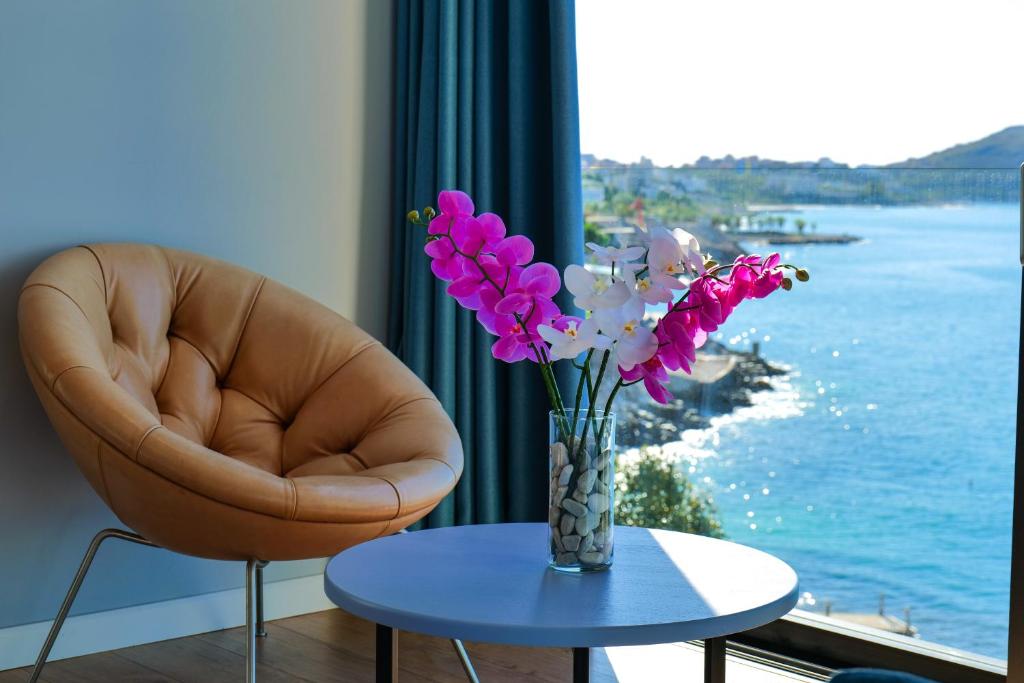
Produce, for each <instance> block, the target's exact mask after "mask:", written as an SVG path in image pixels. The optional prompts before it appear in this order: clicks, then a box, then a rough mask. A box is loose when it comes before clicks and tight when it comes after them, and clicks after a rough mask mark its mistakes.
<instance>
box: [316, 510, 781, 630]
mask: <svg viewBox="0 0 1024 683" xmlns="http://www.w3.org/2000/svg"><path fill="white" fill-rule="evenodd" d="M547 533H548V527H547V525H546V524H486V525H476V526H463V527H450V528H444V529H429V530H426V531H416V532H412V533H409V534H399V535H395V536H387V537H385V538H379V539H376V540H374V541H370V542H368V543H364V544H362V545H358V546H355V547H353V548H350V549H348V550H345V551H343V552H342V553H340V554H338V555H337V556H335V557H334V558H333V559H332V560H331V561H330V562H329V563H328V564H327V570H326V572H325V573H324V588H325V590H326V592H327V596H328V597H329V598H330V599H331V600H332V601H333V602H334V603H335V604H337V605H338V606H339V607H341V608H343V609H345V610H346V611H348V612H351V613H352V614H355V615H356V616H360V617H363V618H365V619H369V620H371V621H375V622H377V623H380V624H384V625H386V626H391V627H394V628H398V629H402V630H406V631H413V632H417V633H426V634H430V635H435V636H441V637H444V638H461V639H463V640H475V641H484V642H492V643H506V644H512V645H534V646H542V647H600V646H615V645H643V644H653V643H667V642H677V641H683V640H698V639H703V638H713V637H717V636H724V635H729V634H733V633H739V632H741V631H746V630H748V629H751V628H754V627H757V626H760V625H762V624H766V623H768V622H770V621H774V620H775V619H777V618H779V617H781V616H782V615H784V614H786V613H787V612H789V611H790V610H791V609H792V608H793V607H794V606H795V605H796V601H797V595H798V585H797V576H796V573H795V572H794V571H793V570H792V569H791V568H790V567H789V565H787V564H786V563H784V562H782V561H781V560H779V559H777V558H775V557H773V556H771V555H768V554H767V553H764V552H761V551H759V550H754V549H753V548H748V547H746V546H742V545H739V544H736V543H730V542H728V541H721V540H717V539H713V538H705V537H703V536H694V535H692V534H682V533H678V532H674V531H660V530H652V529H639V528H633V527H616V528H615V561H614V564H613V566H612V567H611V569H609V570H607V571H603V572H595V573H592V574H584V575H570V574H561V573H558V572H554V571H552V570H550V569H549V568H548V566H547V555H546V550H547V547H548V542H547Z"/></svg>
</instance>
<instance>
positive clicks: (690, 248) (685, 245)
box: [672, 228, 704, 275]
mask: <svg viewBox="0 0 1024 683" xmlns="http://www.w3.org/2000/svg"><path fill="white" fill-rule="evenodd" d="M672 237H674V238H675V240H676V242H678V243H679V246H680V247H681V248H682V250H683V265H684V266H685V267H686V268H687V269H688V270H689V271H690V272H692V273H695V274H697V275H703V274H704V256H703V255H702V254H701V253H700V243H699V242H698V241H697V238H696V237H694V236H693V235H691V234H690V233H688V232H686V231H685V230H683V229H682V228H676V229H675V230H673V231H672Z"/></svg>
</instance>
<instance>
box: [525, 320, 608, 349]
mask: <svg viewBox="0 0 1024 683" xmlns="http://www.w3.org/2000/svg"><path fill="white" fill-rule="evenodd" d="M555 325H557V326H558V327H554V326H551V325H538V326H537V333H538V334H540V336H541V339H543V340H544V341H546V342H547V343H548V344H550V345H551V349H550V350H549V351H548V353H549V354H550V355H551V360H560V359H562V358H576V357H577V356H579V355H580V354H581V353H583V352H584V351H589V350H590V349H607V348H609V347H611V345H612V340H611V339H609V338H608V337H606V336H604V335H603V334H599V333H598V331H597V321H596V320H594V319H593V318H588V319H586V320H582V321H581V320H580V319H579V318H576V317H573V316H564V317H562V318H560V319H559V320H557V321H555Z"/></svg>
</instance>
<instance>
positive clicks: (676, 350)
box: [655, 310, 708, 373]
mask: <svg viewBox="0 0 1024 683" xmlns="http://www.w3.org/2000/svg"><path fill="white" fill-rule="evenodd" d="M655 334H656V335H657V337H658V358H660V359H661V362H662V364H663V365H664V366H665V367H666V368H668V369H669V370H682V371H683V372H686V373H689V372H690V368H691V367H692V364H693V362H694V361H696V360H697V349H699V348H700V347H701V346H703V345H704V342H706V341H707V338H708V333H707V332H705V331H704V330H703V329H701V327H700V322H699V318H698V316H697V315H695V314H694V311H683V310H676V311H671V312H669V314H668V315H666V316H665V317H664V318H662V319H661V322H660V323H659V324H658V328H657V330H655Z"/></svg>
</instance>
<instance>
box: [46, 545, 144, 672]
mask: <svg viewBox="0 0 1024 683" xmlns="http://www.w3.org/2000/svg"><path fill="white" fill-rule="evenodd" d="M108 538H119V539H121V540H122V541H129V542H131V543H138V544H140V545H148V546H151V547H153V548H157V547H159V546H157V545H156V544H155V543H152V542H150V541H147V540H146V539H145V538H143V537H142V536H139V535H138V534H134V533H132V532H130V531H123V530H121V529H104V530H103V531H101V532H99V533H98V534H96V535H95V536H93V538H92V542H91V543H89V548H88V550H86V551H85V557H83V558H82V564H80V565H79V566H78V571H77V572H76V573H75V578H74V579H73V580H72V581H71V587H70V588H68V592H67V595H65V596H64V602H63V603H62V604H61V606H60V610H59V611H58V612H57V618H56V619H54V620H53V625H51V626H50V632H49V633H48V634H47V636H46V641H45V642H44V643H43V648H42V649H41V650H40V651H39V657H37V658H36V665H35V666H34V667H33V668H32V675H31V676H29V679H28V680H29V683H36V681H38V680H39V674H41V673H42V672H43V666H45V665H46V658H47V657H49V656H50V650H51V649H53V644H54V643H55V642H56V641H57V635H58V634H59V633H60V629H61V627H62V626H64V620H65V619H67V616H68V612H70V611H71V604H72V603H73V602H74V601H75V597H76V596H77V595H78V589H79V588H81V587H82V581H84V580H85V575H86V574H87V573H88V572H89V567H90V566H91V565H92V560H93V558H94V557H96V551H97V550H99V549H100V544H101V543H103V541H105V540H107V539H108Z"/></svg>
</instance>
